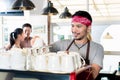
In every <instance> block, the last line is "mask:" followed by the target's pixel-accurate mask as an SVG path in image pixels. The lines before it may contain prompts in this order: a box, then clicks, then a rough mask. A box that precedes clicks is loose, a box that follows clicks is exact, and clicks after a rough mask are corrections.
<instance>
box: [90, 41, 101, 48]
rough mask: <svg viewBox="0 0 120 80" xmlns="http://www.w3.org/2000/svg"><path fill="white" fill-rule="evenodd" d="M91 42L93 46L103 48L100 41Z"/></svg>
mask: <svg viewBox="0 0 120 80" xmlns="http://www.w3.org/2000/svg"><path fill="white" fill-rule="evenodd" d="M90 44H91V46H96V47H101V48H103V46H102V45H101V44H100V43H97V42H94V41H91V42H90Z"/></svg>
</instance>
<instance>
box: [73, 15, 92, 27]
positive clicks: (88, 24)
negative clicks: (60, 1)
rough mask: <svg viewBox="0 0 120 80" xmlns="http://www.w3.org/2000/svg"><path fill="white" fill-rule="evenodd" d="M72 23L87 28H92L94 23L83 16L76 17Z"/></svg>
mask: <svg viewBox="0 0 120 80" xmlns="http://www.w3.org/2000/svg"><path fill="white" fill-rule="evenodd" d="M72 22H78V23H81V24H84V25H86V26H90V25H91V23H92V22H91V21H90V20H89V19H87V18H85V17H82V16H74V17H73V18H72Z"/></svg>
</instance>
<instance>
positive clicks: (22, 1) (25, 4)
mask: <svg viewBox="0 0 120 80" xmlns="http://www.w3.org/2000/svg"><path fill="white" fill-rule="evenodd" d="M34 8H35V5H34V4H33V3H32V2H31V0H16V1H15V2H14V4H13V6H12V9H14V10H32V9H34Z"/></svg>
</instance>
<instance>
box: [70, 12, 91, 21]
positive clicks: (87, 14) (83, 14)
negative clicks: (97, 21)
mask: <svg viewBox="0 0 120 80" xmlns="http://www.w3.org/2000/svg"><path fill="white" fill-rule="evenodd" d="M74 16H82V17H85V18H87V19H89V20H90V21H91V22H92V17H91V15H90V14H89V13H88V12H87V11H77V12H75V13H74V14H73V15H72V17H74Z"/></svg>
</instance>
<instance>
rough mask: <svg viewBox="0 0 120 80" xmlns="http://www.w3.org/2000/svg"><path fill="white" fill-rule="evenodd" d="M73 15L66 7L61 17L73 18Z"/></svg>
mask: <svg viewBox="0 0 120 80" xmlns="http://www.w3.org/2000/svg"><path fill="white" fill-rule="evenodd" d="M71 17H72V14H71V13H70V12H69V10H68V8H67V7H65V10H64V12H63V13H62V14H61V15H60V16H59V18H62V19H64V18H71Z"/></svg>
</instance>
